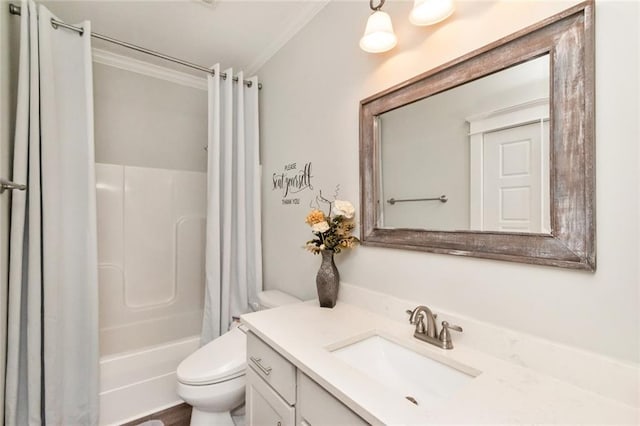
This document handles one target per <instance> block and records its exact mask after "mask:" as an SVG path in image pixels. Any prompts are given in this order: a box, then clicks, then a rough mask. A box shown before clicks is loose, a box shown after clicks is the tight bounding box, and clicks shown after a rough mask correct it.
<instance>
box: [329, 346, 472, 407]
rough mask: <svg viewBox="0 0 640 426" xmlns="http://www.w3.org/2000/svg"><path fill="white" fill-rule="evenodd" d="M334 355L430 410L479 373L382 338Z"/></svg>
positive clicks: (335, 352)
mask: <svg viewBox="0 0 640 426" xmlns="http://www.w3.org/2000/svg"><path fill="white" fill-rule="evenodd" d="M332 353H333V354H334V355H335V356H336V357H338V358H340V359H341V360H343V361H344V362H346V363H347V364H349V365H351V366H352V367H354V368H356V369H358V370H360V371H361V372H363V373H365V374H367V375H368V376H370V377H372V378H373V379H375V380H377V381H379V382H380V383H382V384H384V385H386V386H388V387H389V388H390V390H393V391H394V392H396V393H398V394H400V395H402V396H404V397H406V398H407V399H409V400H410V401H411V399H413V400H414V401H415V403H416V404H417V405H418V406H420V407H426V408H429V407H433V406H436V405H437V404H438V403H439V402H440V401H443V400H444V399H446V398H448V397H449V396H451V395H452V394H454V393H455V392H456V391H457V390H458V389H460V388H461V387H463V386H464V385H465V384H466V383H468V382H470V381H471V380H473V379H474V377H475V376H476V375H478V374H479V373H478V372H476V373H475V374H472V373H464V372H462V371H460V370H458V369H456V368H453V367H450V366H448V365H445V364H443V363H441V362H438V361H435V360H433V359H431V358H427V357H426V356H423V355H421V354H418V353H416V352H413V351H411V350H409V349H407V348H405V347H403V346H400V345H398V344H396V343H393V342H391V341H389V340H387V339H385V338H383V337H380V336H372V337H369V338H366V339H364V340H360V341H359V342H356V343H353V344H351V345H348V346H345V347H342V348H340V349H337V350H335V351H333V352H332ZM469 370H470V371H471V370H472V369H469ZM412 402H413V401H412Z"/></svg>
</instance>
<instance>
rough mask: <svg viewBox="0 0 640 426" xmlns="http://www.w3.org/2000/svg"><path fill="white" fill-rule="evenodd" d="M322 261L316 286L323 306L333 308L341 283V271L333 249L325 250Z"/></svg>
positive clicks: (322, 252)
mask: <svg viewBox="0 0 640 426" xmlns="http://www.w3.org/2000/svg"><path fill="white" fill-rule="evenodd" d="M320 253H321V254H322V263H321V264H320V270H319V271H318V275H317V276H316V287H317V289H318V300H319V301H320V306H321V307H323V308H333V307H334V306H336V300H338V284H340V273H339V272H338V268H336V264H335V262H334V261H333V254H334V253H333V251H332V250H323V251H321V252H320Z"/></svg>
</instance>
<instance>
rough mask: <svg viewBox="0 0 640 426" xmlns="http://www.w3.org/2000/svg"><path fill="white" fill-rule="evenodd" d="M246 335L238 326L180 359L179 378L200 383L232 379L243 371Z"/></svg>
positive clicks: (185, 382)
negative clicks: (182, 359)
mask: <svg viewBox="0 0 640 426" xmlns="http://www.w3.org/2000/svg"><path fill="white" fill-rule="evenodd" d="M246 354H247V336H246V335H245V333H244V332H243V331H242V330H241V329H240V328H233V329H231V331H228V332H227V333H225V334H223V335H222V336H220V337H218V338H217V339H214V340H213V341H211V342H209V343H207V344H206V345H204V346H203V347H201V348H200V349H198V350H197V351H195V352H194V353H192V354H191V355H189V356H188V357H187V358H186V359H185V360H184V361H182V362H181V363H180V365H179V366H178V370H177V372H176V373H177V376H178V381H179V382H180V383H182V384H185V385H192V386H203V385H211V384H214V383H220V382H224V381H227V380H231V379H234V378H237V377H240V376H243V375H244V374H245V369H246V367H247V360H246Z"/></svg>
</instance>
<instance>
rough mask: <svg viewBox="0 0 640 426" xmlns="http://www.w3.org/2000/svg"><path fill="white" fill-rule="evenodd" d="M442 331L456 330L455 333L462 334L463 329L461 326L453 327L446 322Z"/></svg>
mask: <svg viewBox="0 0 640 426" xmlns="http://www.w3.org/2000/svg"><path fill="white" fill-rule="evenodd" d="M442 329H443V330H445V329H447V330H455V331H459V332H462V327H460V326H459V325H451V324H449V323H448V322H446V321H442Z"/></svg>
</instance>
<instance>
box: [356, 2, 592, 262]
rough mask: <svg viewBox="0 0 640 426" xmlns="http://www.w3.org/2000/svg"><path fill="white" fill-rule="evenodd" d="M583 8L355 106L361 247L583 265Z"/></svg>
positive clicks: (586, 208) (587, 242)
mask: <svg viewBox="0 0 640 426" xmlns="http://www.w3.org/2000/svg"><path fill="white" fill-rule="evenodd" d="M592 10H593V3H592V2H591V1H588V2H585V3H582V4H580V5H578V6H575V7H573V8H571V9H568V10H566V11H564V12H562V13H560V14H558V15H555V16H553V17H551V18H548V19H547V20H545V21H543V22H541V23H538V24H536V25H534V26H532V27H530V28H527V29H525V30H522V31H520V32H518V33H516V34H514V35H512V36H509V37H506V38H505V39H502V40H499V41H498V42H496V43H493V44H492V45H489V46H486V47H484V48H481V49H479V50H478V51H475V52H472V53H470V54H468V55H466V56H464V57H462V58H459V59H457V60H454V61H452V62H451V63H448V64H445V65H443V66H441V67H438V68H436V69H435V70H431V71H428V72H426V73H424V74H421V75H419V76H417V77H415V78H413V79H411V80H409V81H407V82H405V83H402V84H400V85H398V86H396V87H393V88H391V89H388V90H385V91H383V92H381V93H379V94H377V95H374V96H372V97H370V98H367V99H365V100H363V101H362V102H361V109H360V176H361V196H362V199H361V203H362V208H361V212H362V213H361V214H362V220H361V227H362V229H361V240H362V243H363V244H364V245H374V246H383V247H392V248H405V249H415V250H424V251H431V252H437V253H449V254H456V255H467V256H476V257H485V258H492V259H502V260H510V261H519V262H526V263H534V264H544V265H553V266H561V267H568V268H575V269H586V270H595V212H594V200H593V197H594V173H593V164H594V134H593V131H594V130H593V127H594V110H593V90H594V88H593V81H594V75H593V68H594V52H593V14H592Z"/></svg>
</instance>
